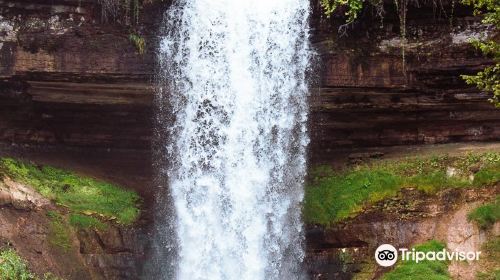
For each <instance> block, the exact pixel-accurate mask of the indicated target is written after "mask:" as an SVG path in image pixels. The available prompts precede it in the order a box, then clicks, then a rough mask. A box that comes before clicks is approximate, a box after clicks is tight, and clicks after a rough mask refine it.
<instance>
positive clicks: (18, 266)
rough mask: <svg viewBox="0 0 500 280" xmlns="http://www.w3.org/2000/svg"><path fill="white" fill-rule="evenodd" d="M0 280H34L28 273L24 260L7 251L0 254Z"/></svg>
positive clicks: (11, 251)
mask: <svg viewBox="0 0 500 280" xmlns="http://www.w3.org/2000/svg"><path fill="white" fill-rule="evenodd" d="M0 279H5V280H31V279H35V276H34V275H33V274H32V273H31V272H30V271H29V269H28V266H27V265H26V263H25V262H24V260H23V259H21V257H19V255H17V253H16V252H15V251H14V250H12V249H9V250H5V251H1V252H0Z"/></svg>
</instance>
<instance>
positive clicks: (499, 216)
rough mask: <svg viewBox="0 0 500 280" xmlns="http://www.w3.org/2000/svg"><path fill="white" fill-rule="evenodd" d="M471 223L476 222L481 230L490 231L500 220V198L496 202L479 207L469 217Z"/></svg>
mask: <svg viewBox="0 0 500 280" xmlns="http://www.w3.org/2000/svg"><path fill="white" fill-rule="evenodd" d="M467 218H468V219H469V221H474V222H476V223H477V224H478V226H479V227H480V228H481V229H488V228H490V227H492V226H493V225H494V224H495V223H496V222H498V221H499V220H500V196H498V197H497V198H496V199H495V201H494V202H492V203H487V204H485V205H482V206H479V207H478V208H476V209H474V210H473V211H472V212H470V213H469V215H468V216H467Z"/></svg>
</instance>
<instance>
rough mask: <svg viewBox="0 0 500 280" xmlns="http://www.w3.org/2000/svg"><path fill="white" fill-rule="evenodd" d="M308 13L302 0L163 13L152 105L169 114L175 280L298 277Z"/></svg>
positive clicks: (217, 4) (193, 6)
mask: <svg viewBox="0 0 500 280" xmlns="http://www.w3.org/2000/svg"><path fill="white" fill-rule="evenodd" d="M308 14H309V0H182V1H177V2H176V3H174V5H173V7H171V8H170V9H169V11H168V12H167V16H166V19H165V22H164V25H165V36H164V37H162V39H161V44H160V54H159V62H160V66H161V73H160V87H161V90H160V91H159V93H158V96H157V99H156V100H157V102H159V103H160V104H157V105H158V107H160V108H162V107H163V108H162V110H163V113H164V114H165V111H168V113H167V114H168V115H169V116H170V117H165V118H166V119H165V121H161V120H160V125H161V126H162V127H161V129H164V130H165V131H166V134H167V136H166V137H164V138H163V140H162V145H163V146H164V147H165V153H166V158H167V159H168V162H169V164H168V166H167V167H165V170H166V175H167V177H168V185H169V188H170V192H171V196H172V199H173V201H174V205H175V215H176V218H175V220H174V221H173V223H174V228H175V235H176V243H177V251H178V252H177V260H176V265H175V267H176V271H175V274H174V275H175V277H176V278H177V279H186V280H196V279H209V280H217V279H227V280H229V279H237V280H242V279H249V280H258V279H299V278H301V277H302V274H301V263H302V260H303V256H304V252H303V227H302V223H301V219H300V212H301V211H300V207H301V201H302V198H303V190H302V184H303V177H304V173H305V165H306V154H305V150H306V146H307V143H308V141H309V140H308V137H307V131H306V121H307V114H308V108H307V100H306V99H307V92H308V89H307V83H306V80H305V72H306V69H307V67H308V65H309V59H310V53H309V43H308V32H309V30H308V23H307V18H308ZM163 103H165V104H163ZM160 116H165V115H160ZM165 219H168V217H166V218H165ZM171 222H172V221H171ZM164 278H167V277H166V276H164Z"/></svg>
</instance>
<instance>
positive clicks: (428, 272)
mask: <svg viewBox="0 0 500 280" xmlns="http://www.w3.org/2000/svg"><path fill="white" fill-rule="evenodd" d="M444 248H445V245H444V244H443V243H441V242H439V241H436V240H431V241H428V242H426V243H423V244H420V245H417V246H415V250H416V251H421V252H431V251H433V252H437V251H441V250H443V249H444ZM382 279H383V280H446V279H451V278H450V276H449V274H448V262H446V261H437V260H434V261H428V260H424V261H420V262H418V263H416V262H414V261H410V260H408V261H401V262H399V263H398V264H397V266H396V268H395V269H394V270H392V271H390V272H388V273H386V274H385V275H384V276H383V277H382Z"/></svg>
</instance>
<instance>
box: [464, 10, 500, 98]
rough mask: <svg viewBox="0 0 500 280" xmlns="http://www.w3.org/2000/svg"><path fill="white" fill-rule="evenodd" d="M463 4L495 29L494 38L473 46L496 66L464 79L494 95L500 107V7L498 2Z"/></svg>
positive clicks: (476, 42)
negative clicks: (499, 32) (481, 16)
mask: <svg viewBox="0 0 500 280" xmlns="http://www.w3.org/2000/svg"><path fill="white" fill-rule="evenodd" d="M462 3H464V4H466V5H470V6H472V7H474V14H475V15H483V21H482V22H483V24H487V25H492V26H493V27H494V28H495V30H494V31H493V32H494V34H493V38H491V39H489V40H486V41H480V40H475V41H472V44H473V45H474V46H475V47H476V48H477V49H479V50H481V52H483V54H484V55H486V56H490V57H492V58H493V61H494V65H492V66H488V67H486V68H485V69H484V70H483V71H480V72H478V73H477V74H476V75H463V76H462V77H463V78H464V79H465V81H466V82H467V84H471V85H475V86H476V87H477V88H479V89H480V90H482V91H485V92H490V93H492V94H493V96H492V97H491V99H490V101H491V102H492V103H493V104H495V105H496V106H497V107H500V44H499V43H498V39H499V38H498V36H499V34H498V28H499V27H500V5H499V4H498V0H462Z"/></svg>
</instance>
